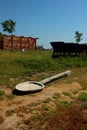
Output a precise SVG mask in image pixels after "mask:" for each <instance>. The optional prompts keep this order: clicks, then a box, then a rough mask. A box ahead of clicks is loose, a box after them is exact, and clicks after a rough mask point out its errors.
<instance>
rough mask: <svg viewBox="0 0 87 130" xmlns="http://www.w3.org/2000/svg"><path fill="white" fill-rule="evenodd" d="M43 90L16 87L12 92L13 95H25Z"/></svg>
mask: <svg viewBox="0 0 87 130" xmlns="http://www.w3.org/2000/svg"><path fill="white" fill-rule="evenodd" d="M41 91H42V90H39V91H19V90H17V89H14V90H13V91H12V94H13V95H17V96H23V95H28V94H35V93H38V92H41Z"/></svg>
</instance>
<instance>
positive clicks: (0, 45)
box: [0, 35, 38, 50]
mask: <svg viewBox="0 0 87 130" xmlns="http://www.w3.org/2000/svg"><path fill="white" fill-rule="evenodd" d="M37 39H38V38H32V37H24V36H14V35H12V36H9V35H3V38H2V40H0V49H5V50H22V49H25V50H36V42H37Z"/></svg>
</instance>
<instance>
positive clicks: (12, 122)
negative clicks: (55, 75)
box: [0, 81, 81, 130]
mask: <svg viewBox="0 0 87 130" xmlns="http://www.w3.org/2000/svg"><path fill="white" fill-rule="evenodd" d="M0 89H2V90H4V91H5V93H6V94H11V93H12V91H11V90H10V89H8V88H5V87H3V88H2V87H0ZM80 89H81V85H80V84H79V83H78V82H77V81H74V82H72V83H54V84H52V85H50V86H46V87H45V88H44V89H43V90H42V91H40V92H38V93H34V94H27V95H21V96H17V95H15V97H14V98H13V99H4V100H0V117H1V118H2V120H1V121H0V130H22V129H23V127H24V129H23V130H27V129H28V128H27V125H24V124H21V122H23V119H25V118H27V116H29V115H28V114H27V113H25V112H24V113H23V112H21V111H20V110H21V109H20V108H23V107H24V109H25V107H26V106H28V105H29V104H31V103H32V102H36V101H39V102H41V101H43V100H45V99H47V98H52V96H53V94H54V93H61V97H60V99H59V100H62V101H72V100H73V99H72V98H70V97H69V96H65V95H64V94H63V92H68V93H72V92H73V91H75V90H80ZM13 110H14V111H13ZM22 111H23V110H22ZM11 112H12V114H11ZM6 113H7V114H6ZM9 113H10V115H8V114H9Z"/></svg>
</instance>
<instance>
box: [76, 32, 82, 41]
mask: <svg viewBox="0 0 87 130" xmlns="http://www.w3.org/2000/svg"><path fill="white" fill-rule="evenodd" d="M82 35H83V34H82V33H80V32H79V31H75V40H76V42H78V43H79V42H80V41H81V40H82Z"/></svg>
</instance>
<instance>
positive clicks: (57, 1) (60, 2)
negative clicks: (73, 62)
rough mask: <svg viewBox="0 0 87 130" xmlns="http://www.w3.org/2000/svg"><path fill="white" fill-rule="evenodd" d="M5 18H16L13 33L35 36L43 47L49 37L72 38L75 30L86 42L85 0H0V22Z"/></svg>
mask: <svg viewBox="0 0 87 130" xmlns="http://www.w3.org/2000/svg"><path fill="white" fill-rule="evenodd" d="M7 19H12V20H14V21H15V22H16V28H15V29H16V31H15V32H14V35H19V36H29V37H30V36H31V37H35V38H37V37H38V38H39V39H38V40H37V45H43V47H44V48H51V45H50V42H51V41H64V42H75V38H74V36H75V31H79V32H81V33H83V40H82V42H83V43H86V42H87V0H0V22H3V21H4V20H7ZM2 30H3V29H2V26H1V25H0V32H2V33H4V34H7V33H6V32H3V31H2Z"/></svg>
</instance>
